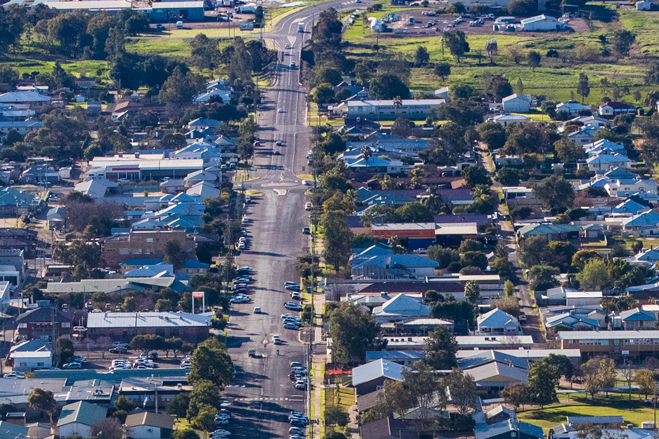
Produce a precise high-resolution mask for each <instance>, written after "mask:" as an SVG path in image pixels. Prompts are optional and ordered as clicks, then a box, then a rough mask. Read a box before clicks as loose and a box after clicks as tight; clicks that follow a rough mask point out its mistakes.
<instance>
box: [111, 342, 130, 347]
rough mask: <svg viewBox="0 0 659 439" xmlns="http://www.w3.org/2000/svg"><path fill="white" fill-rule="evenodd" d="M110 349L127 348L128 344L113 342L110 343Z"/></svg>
mask: <svg viewBox="0 0 659 439" xmlns="http://www.w3.org/2000/svg"><path fill="white" fill-rule="evenodd" d="M112 347H113V348H127V347H128V343H124V342H122V341H115V342H114V343H112Z"/></svg>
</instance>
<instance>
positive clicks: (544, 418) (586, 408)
mask: <svg viewBox="0 0 659 439" xmlns="http://www.w3.org/2000/svg"><path fill="white" fill-rule="evenodd" d="M563 397H564V396H563V395H561V398H563ZM570 398H571V399H570V401H567V400H562V401H561V402H560V403H557V404H551V405H547V406H545V407H544V408H542V409H540V408H539V407H534V408H532V409H529V410H525V411H523V412H520V413H518V418H519V419H520V420H521V421H526V422H529V423H531V424H534V425H537V426H539V427H542V428H543V430H544V431H545V432H547V430H548V429H550V428H552V427H554V426H556V425H557V424H560V423H562V422H565V421H566V417H567V416H577V415H582V416H622V417H623V418H624V424H634V426H635V427H637V428H640V427H641V422H646V421H652V418H653V410H652V406H649V405H645V404H643V403H642V402H641V401H639V399H638V395H632V400H631V402H630V401H629V400H628V396H627V395H609V397H608V398H605V397H604V395H602V394H600V395H598V396H597V397H596V398H595V400H594V401H593V400H591V399H586V396H584V395H579V396H571V397H570ZM634 398H636V399H634Z"/></svg>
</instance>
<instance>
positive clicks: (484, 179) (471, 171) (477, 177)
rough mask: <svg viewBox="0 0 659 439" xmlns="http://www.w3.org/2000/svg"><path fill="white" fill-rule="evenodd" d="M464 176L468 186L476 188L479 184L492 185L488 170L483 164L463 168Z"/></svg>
mask: <svg viewBox="0 0 659 439" xmlns="http://www.w3.org/2000/svg"><path fill="white" fill-rule="evenodd" d="M462 178H464V179H465V182H466V183H467V186H469V187H470V188H474V187H476V186H477V185H479V184H484V185H488V186H489V185H490V184H491V183H492V181H491V180H490V177H488V176H487V170H486V169H485V168H483V167H482V166H467V167H465V168H464V169H463V170H462Z"/></svg>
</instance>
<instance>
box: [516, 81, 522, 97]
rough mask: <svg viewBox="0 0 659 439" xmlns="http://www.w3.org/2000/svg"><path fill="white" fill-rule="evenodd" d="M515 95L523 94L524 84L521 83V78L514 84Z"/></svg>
mask: <svg viewBox="0 0 659 439" xmlns="http://www.w3.org/2000/svg"><path fill="white" fill-rule="evenodd" d="M515 93H517V94H518V95H523V94H524V83H523V82H522V78H517V83H516V84H515Z"/></svg>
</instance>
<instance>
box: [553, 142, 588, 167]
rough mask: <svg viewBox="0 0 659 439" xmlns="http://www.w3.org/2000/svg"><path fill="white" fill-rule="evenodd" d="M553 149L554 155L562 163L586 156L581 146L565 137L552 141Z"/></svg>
mask: <svg viewBox="0 0 659 439" xmlns="http://www.w3.org/2000/svg"><path fill="white" fill-rule="evenodd" d="M554 149H555V150H556V155H557V156H558V158H559V159H560V160H561V161H562V162H563V163H572V162H576V161H577V160H579V159H581V158H584V157H585V156H586V152H585V150H584V148H583V146H581V145H577V144H576V143H574V142H571V141H569V140H566V139H561V140H558V141H557V142H556V143H554Z"/></svg>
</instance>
